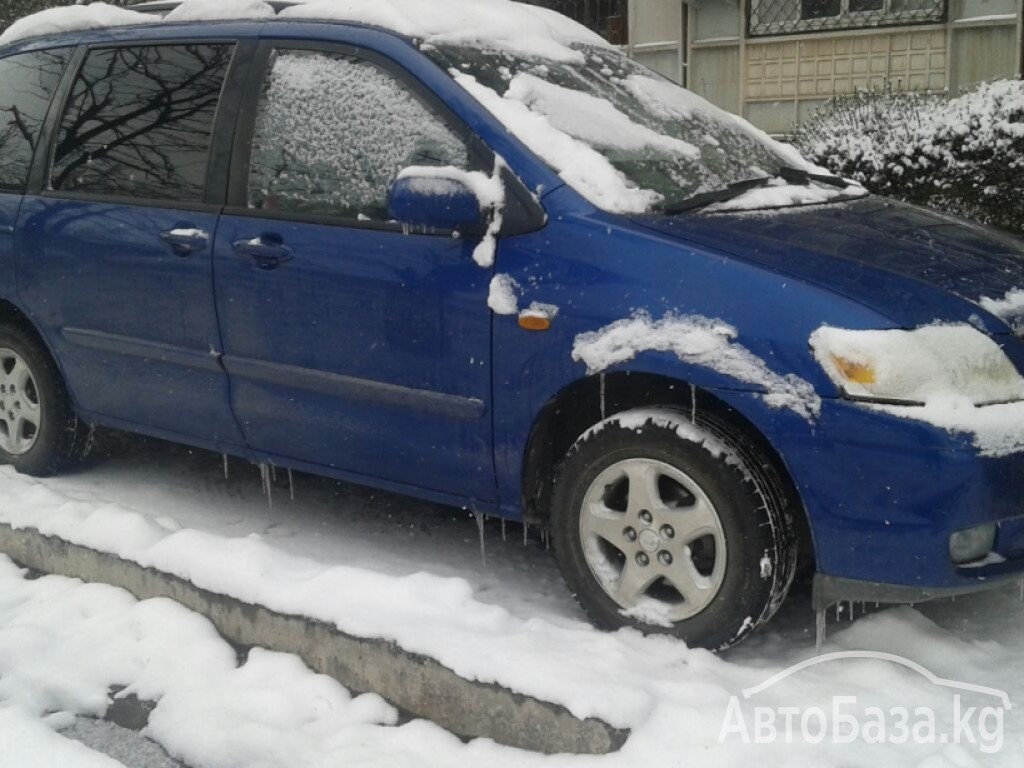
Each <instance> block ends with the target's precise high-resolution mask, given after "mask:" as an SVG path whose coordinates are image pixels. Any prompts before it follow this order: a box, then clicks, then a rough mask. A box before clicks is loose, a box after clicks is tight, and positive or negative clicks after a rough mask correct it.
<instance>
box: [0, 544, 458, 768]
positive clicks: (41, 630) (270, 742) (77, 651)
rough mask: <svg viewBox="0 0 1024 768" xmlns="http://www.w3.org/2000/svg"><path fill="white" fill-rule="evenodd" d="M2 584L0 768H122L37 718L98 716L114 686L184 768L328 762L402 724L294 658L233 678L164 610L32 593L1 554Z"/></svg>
mask: <svg viewBox="0 0 1024 768" xmlns="http://www.w3.org/2000/svg"><path fill="white" fill-rule="evenodd" d="M0 585H2V588H0V594H2V595H3V600H2V601H0V764H3V765H11V766H19V767H20V766H30V765H60V766H76V767H77V766H82V767H83V768H85V767H90V768H91V766H95V767H96V768H107V767H108V766H110V767H111V768H112V767H113V766H115V765H120V763H115V762H114V761H111V760H108V759H106V758H103V757H102V756H101V755H97V754H95V753H90V752H89V751H88V750H86V749H85V748H84V747H82V746H81V745H80V744H77V743H75V742H68V741H66V740H65V739H63V738H62V737H60V736H58V735H56V734H54V733H53V732H52V731H50V730H49V728H46V726H45V725H43V724H42V723H41V722H40V721H39V720H38V719H37V718H40V717H43V716H47V715H48V716H49V721H50V722H51V723H52V724H53V725H55V726H57V727H59V726H60V725H61V724H62V723H66V722H68V721H71V722H73V717H69V716H89V717H102V716H103V715H104V714H105V713H106V711H107V708H108V706H109V705H110V697H109V691H110V689H111V688H113V687H115V686H116V687H119V688H122V690H120V691H119V692H118V694H117V697H118V698H123V697H125V696H128V695H136V696H138V697H139V698H140V699H143V700H149V701H155V702H156V703H157V705H156V708H155V709H154V710H153V712H152V713H151V714H150V717H149V727H148V728H147V729H146V735H148V736H149V737H151V738H153V739H155V740H156V741H158V742H159V743H161V744H162V745H163V746H164V747H165V748H166V749H167V750H168V751H170V752H171V753H172V754H174V755H175V756H176V757H178V758H181V759H184V760H185V761H187V762H188V763H189V764H191V765H238V766H241V765H263V766H268V765H275V766H285V765H291V766H312V765H317V764H324V763H319V762H318V760H317V758H321V756H322V755H323V754H324V753H329V752H330V751H331V750H332V749H336V748H337V747H338V746H340V744H342V743H344V742H353V741H354V742H356V743H358V742H359V740H360V739H362V738H365V735H366V732H367V731H371V732H372V731H373V730H374V729H375V728H380V727H388V726H392V725H394V724H395V723H396V721H397V719H398V713H397V712H396V711H395V710H394V709H393V708H392V707H391V706H389V705H388V704H387V703H385V702H384V700H383V699H381V698H380V697H379V696H377V695H376V694H364V695H361V696H358V697H353V696H352V695H351V694H349V692H348V691H346V690H345V689H344V688H343V687H342V686H341V685H339V684H338V683H337V682H336V681H334V680H333V679H331V678H328V677H325V676H323V675H318V674H315V673H313V672H311V671H310V670H309V669H308V668H307V667H306V666H305V665H303V664H302V662H301V661H300V660H299V659H298V658H297V657H295V656H291V655H286V654H280V653H272V652H269V651H266V650H263V649H260V648H254V649H251V650H250V651H249V653H248V657H247V659H246V661H245V663H244V664H243V665H242V666H239V665H238V659H237V656H236V654H235V650H234V649H233V648H232V647H231V646H230V645H228V643H227V642H225V641H224V640H223V639H222V638H221V637H220V636H219V635H218V634H217V632H216V631H215V630H214V628H213V626H212V625H211V624H210V623H209V622H208V621H207V620H206V619H205V618H203V617H202V616H199V615H198V614H195V613H192V612H191V611H189V610H188V609H186V608H184V607H183V606H181V605H179V604H178V603H175V602H173V601H171V600H166V599H154V600H146V601H143V602H138V601H136V600H135V598H133V597H132V596H131V595H130V594H128V593H127V592H125V591H123V590H120V589H115V588H113V587H109V586H106V585H102V584H82V583H81V582H79V581H77V580H74V579H66V578H62V577H59V576H47V577H43V578H41V579H38V580H35V581H30V580H27V579H25V578H24V573H23V572H22V571H20V570H19V569H18V568H16V567H15V566H14V565H13V564H12V563H11V562H10V561H9V560H8V559H7V558H6V557H3V556H0ZM51 713H58V714H51ZM15 726H22V727H24V728H26V729H27V731H28V733H27V734H24V735H20V736H18V735H16V734H12V733H11V730H10V729H11V728H13V727H15ZM420 728H421V729H422V726H420ZM429 730H432V731H434V734H433V735H434V736H435V738H437V737H444V736H445V735H444V734H443V732H442V731H441V730H440V729H437V728H431V729H429ZM6 742H10V743H6ZM33 752H37V753H38V757H37V759H36V760H18V759H13V757H14V756H16V755H19V754H21V755H28V754H32V753H33ZM64 753H67V754H66V757H67V761H65V760H64V759H60V758H61V757H64ZM76 761H77V762H76Z"/></svg>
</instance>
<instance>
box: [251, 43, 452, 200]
mask: <svg viewBox="0 0 1024 768" xmlns="http://www.w3.org/2000/svg"><path fill="white" fill-rule="evenodd" d="M468 162H469V151H468V149H467V147H466V145H465V144H464V143H463V142H462V140H461V139H459V138H458V137H457V136H456V135H455V134H453V133H452V132H451V131H450V130H449V129H448V128H447V127H446V126H445V124H444V123H443V122H442V121H441V120H440V119H439V118H438V117H437V116H436V115H434V114H433V113H432V112H431V111H430V110H429V109H427V107H425V106H424V105H423V104H422V103H421V102H420V101H419V100H417V99H416V97H415V96H413V95H412V94H411V93H410V92H409V91H408V90H407V89H406V88H405V87H404V86H403V85H402V84H401V83H399V82H398V81H397V80H396V79H395V78H394V77H392V76H391V75H389V74H388V73H387V72H385V71H384V70H383V69H381V68H380V67H377V66H375V65H373V64H369V63H366V62H362V61H357V60H354V59H351V58H348V57H345V56H341V55H335V54H326V53H317V52H311V51H287V52H278V53H276V54H275V55H274V58H273V61H272V62H271V67H270V71H269V73H268V75H267V80H266V83H265V84H264V87H263V95H262V99H261V101H260V106H259V111H258V114H257V117H256V133H255V140H254V142H253V150H252V164H251V169H250V174H249V207H251V208H261V209H264V210H280V211H289V212H294V213H307V214H328V215H337V216H341V217H344V218H352V219H354V218H368V219H374V220H386V219H387V218H388V216H387V209H388V206H387V201H388V189H389V188H390V185H391V183H392V182H393V181H394V179H395V177H396V176H397V175H398V173H399V171H401V170H402V169H403V168H406V167H409V166H412V165H430V166H449V165H450V166H456V167H458V168H467V167H468Z"/></svg>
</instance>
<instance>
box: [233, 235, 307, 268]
mask: <svg viewBox="0 0 1024 768" xmlns="http://www.w3.org/2000/svg"><path fill="white" fill-rule="evenodd" d="M234 248H235V251H236V252H238V253H241V254H243V255H245V256H248V257H249V258H251V259H252V260H253V261H254V262H255V263H256V266H257V267H259V268H260V269H268V270H269V269H277V268H278V267H279V266H281V265H282V264H287V263H288V262H289V261H291V260H292V259H294V258H295V251H293V250H292V249H291V248H289V247H288V246H287V245H285V244H284V243H282V242H280V241H275V240H274V239H271V238H268V237H255V238H253V239H252V240H237V241H236V242H235V243H234Z"/></svg>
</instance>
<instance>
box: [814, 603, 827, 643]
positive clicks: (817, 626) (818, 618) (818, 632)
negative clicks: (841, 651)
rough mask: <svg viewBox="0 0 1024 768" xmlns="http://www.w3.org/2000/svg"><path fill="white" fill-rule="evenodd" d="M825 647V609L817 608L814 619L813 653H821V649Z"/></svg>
mask: <svg viewBox="0 0 1024 768" xmlns="http://www.w3.org/2000/svg"><path fill="white" fill-rule="evenodd" d="M823 645H825V609H824V608H819V609H818V610H817V611H816V612H815V617H814V651H815V653H819V654H820V653H821V647H822V646H823Z"/></svg>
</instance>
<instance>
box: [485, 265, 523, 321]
mask: <svg viewBox="0 0 1024 768" xmlns="http://www.w3.org/2000/svg"><path fill="white" fill-rule="evenodd" d="M520 290H521V287H520V285H519V283H517V282H516V279H515V278H514V277H512V276H511V275H495V276H494V277H493V278H491V289H490V293H489V295H488V297H487V306H488V307H490V308H491V311H492V312H494V314H496V315H514V314H516V312H518V311H519V291H520Z"/></svg>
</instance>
